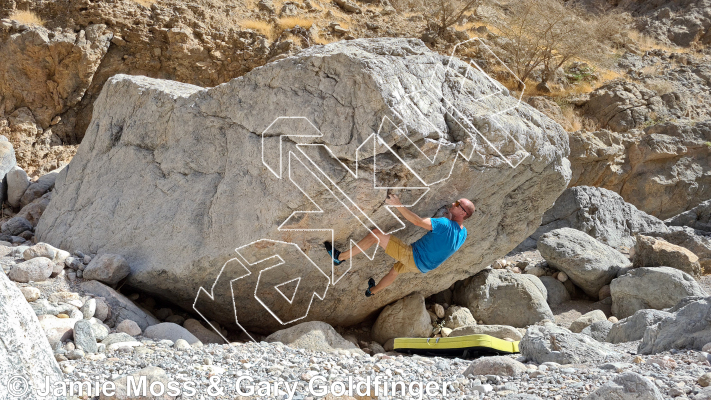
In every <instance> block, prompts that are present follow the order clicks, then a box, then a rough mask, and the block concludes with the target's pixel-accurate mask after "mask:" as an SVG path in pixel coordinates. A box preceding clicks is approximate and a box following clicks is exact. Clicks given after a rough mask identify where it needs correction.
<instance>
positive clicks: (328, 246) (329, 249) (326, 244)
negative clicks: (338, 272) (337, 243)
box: [323, 242, 343, 265]
mask: <svg viewBox="0 0 711 400" xmlns="http://www.w3.org/2000/svg"><path fill="white" fill-rule="evenodd" d="M323 245H324V247H326V251H327V252H328V255H329V256H331V259H332V260H333V263H334V264H336V265H341V263H342V262H343V261H341V260H339V259H338V256H340V255H341V252H340V251H338V250H336V249H334V248H333V245H332V244H331V242H323Z"/></svg>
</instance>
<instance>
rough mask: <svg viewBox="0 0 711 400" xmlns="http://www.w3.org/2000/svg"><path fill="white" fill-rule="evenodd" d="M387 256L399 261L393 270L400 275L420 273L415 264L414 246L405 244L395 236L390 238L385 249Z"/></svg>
mask: <svg viewBox="0 0 711 400" xmlns="http://www.w3.org/2000/svg"><path fill="white" fill-rule="evenodd" d="M385 254H387V255H389V256H390V257H392V258H394V259H396V260H397V262H396V263H395V265H394V266H393V268H395V271H397V273H398V274H402V273H404V272H420V273H421V271H420V270H419V269H418V268H417V265H416V264H415V258H414V256H413V254H412V246H410V245H409V244H405V243H403V242H402V240H400V239H398V238H396V237H395V236H390V239H389V240H388V245H387V247H385Z"/></svg>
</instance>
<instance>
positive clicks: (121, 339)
mask: <svg viewBox="0 0 711 400" xmlns="http://www.w3.org/2000/svg"><path fill="white" fill-rule="evenodd" d="M136 341H137V340H136V339H135V338H134V337H133V336H131V335H129V334H128V333H124V332H119V333H112V334H110V335H108V336H106V338H104V340H102V341H101V343H103V344H105V345H106V346H107V347H108V346H111V345H112V344H116V343H131V342H136Z"/></svg>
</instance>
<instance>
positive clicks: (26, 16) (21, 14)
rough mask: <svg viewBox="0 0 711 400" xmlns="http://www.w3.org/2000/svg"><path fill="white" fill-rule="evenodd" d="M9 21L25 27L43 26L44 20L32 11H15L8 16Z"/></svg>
mask: <svg viewBox="0 0 711 400" xmlns="http://www.w3.org/2000/svg"><path fill="white" fill-rule="evenodd" d="M10 19H13V20H15V21H17V22H19V23H21V24H25V25H30V26H44V20H43V19H42V18H40V17H39V16H38V15H37V14H35V13H33V12H32V11H21V10H15V11H13V13H12V14H10Z"/></svg>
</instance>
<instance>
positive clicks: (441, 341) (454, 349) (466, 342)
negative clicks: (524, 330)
mask: <svg viewBox="0 0 711 400" xmlns="http://www.w3.org/2000/svg"><path fill="white" fill-rule="evenodd" d="M518 343H519V342H509V341H507V340H502V339H499V338H495V337H493V336H489V335H465V336H456V337H446V338H396V339H395V344H394V347H393V349H394V350H395V351H397V352H400V353H409V354H422V355H429V356H455V357H463V358H467V357H481V356H490V355H500V354H514V353H518Z"/></svg>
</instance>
